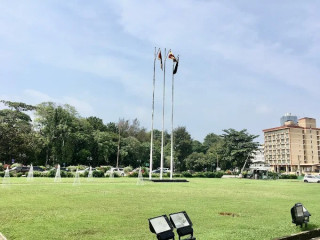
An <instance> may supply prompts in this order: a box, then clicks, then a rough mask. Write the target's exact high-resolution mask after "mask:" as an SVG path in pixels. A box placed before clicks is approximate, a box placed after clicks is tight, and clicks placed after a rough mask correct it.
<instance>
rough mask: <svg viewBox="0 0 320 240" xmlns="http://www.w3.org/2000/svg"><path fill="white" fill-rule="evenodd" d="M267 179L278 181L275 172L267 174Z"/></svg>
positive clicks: (277, 175)
mask: <svg viewBox="0 0 320 240" xmlns="http://www.w3.org/2000/svg"><path fill="white" fill-rule="evenodd" d="M268 177H269V178H271V179H278V178H279V174H278V173H276V172H268Z"/></svg>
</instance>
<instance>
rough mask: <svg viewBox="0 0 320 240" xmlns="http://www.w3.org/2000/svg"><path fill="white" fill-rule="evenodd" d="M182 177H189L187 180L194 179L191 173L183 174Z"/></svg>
mask: <svg viewBox="0 0 320 240" xmlns="http://www.w3.org/2000/svg"><path fill="white" fill-rule="evenodd" d="M181 175H182V176H183V177H187V178H191V177H192V174H191V173H189V172H187V171H186V172H182V173H181Z"/></svg>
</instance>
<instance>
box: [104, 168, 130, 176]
mask: <svg viewBox="0 0 320 240" xmlns="http://www.w3.org/2000/svg"><path fill="white" fill-rule="evenodd" d="M111 173H117V174H119V175H120V176H121V177H124V176H126V174H125V173H124V170H123V168H111V169H110V170H108V171H107V172H106V174H109V175H110V174H111Z"/></svg>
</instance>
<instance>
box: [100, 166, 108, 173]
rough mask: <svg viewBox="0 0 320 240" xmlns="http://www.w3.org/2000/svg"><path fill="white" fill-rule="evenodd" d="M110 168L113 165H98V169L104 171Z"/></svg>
mask: <svg viewBox="0 0 320 240" xmlns="http://www.w3.org/2000/svg"><path fill="white" fill-rule="evenodd" d="M110 169H111V166H100V167H97V170H99V171H102V172H103V173H106V172H107V171H109V170H110Z"/></svg>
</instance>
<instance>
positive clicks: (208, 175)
mask: <svg viewBox="0 0 320 240" xmlns="http://www.w3.org/2000/svg"><path fill="white" fill-rule="evenodd" d="M204 175H205V177H207V178H215V177H216V175H215V174H214V172H205V173H204Z"/></svg>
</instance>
